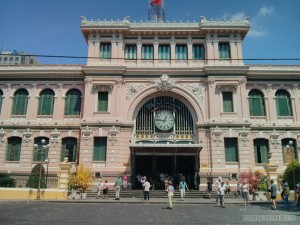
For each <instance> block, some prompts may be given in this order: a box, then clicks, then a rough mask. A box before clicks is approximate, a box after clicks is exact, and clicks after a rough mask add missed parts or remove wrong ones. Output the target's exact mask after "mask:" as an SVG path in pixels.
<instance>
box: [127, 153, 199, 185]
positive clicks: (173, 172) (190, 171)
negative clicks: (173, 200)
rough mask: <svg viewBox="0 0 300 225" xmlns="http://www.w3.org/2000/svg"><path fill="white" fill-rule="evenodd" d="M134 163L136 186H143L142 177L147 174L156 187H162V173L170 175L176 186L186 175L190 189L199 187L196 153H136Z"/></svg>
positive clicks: (134, 181)
mask: <svg viewBox="0 0 300 225" xmlns="http://www.w3.org/2000/svg"><path fill="white" fill-rule="evenodd" d="M134 165H135V166H134V170H133V174H132V175H133V176H132V177H133V178H134V179H133V180H132V182H133V184H134V186H133V187H134V188H137V189H139V188H142V185H141V183H140V179H141V177H142V176H146V177H147V179H148V180H149V181H150V183H151V185H154V187H155V189H162V188H163V185H162V182H161V176H160V175H161V174H163V175H164V176H166V175H167V176H169V177H170V179H172V181H173V183H174V185H175V187H177V185H178V184H179V182H180V180H181V177H182V176H184V177H185V181H186V182H187V184H188V187H189V188H190V189H197V188H198V185H197V180H198V179H197V175H196V174H197V173H196V171H197V168H196V156H195V155H189V156H187V155H184V156H183V155H177V156H175V155H135V157H134Z"/></svg>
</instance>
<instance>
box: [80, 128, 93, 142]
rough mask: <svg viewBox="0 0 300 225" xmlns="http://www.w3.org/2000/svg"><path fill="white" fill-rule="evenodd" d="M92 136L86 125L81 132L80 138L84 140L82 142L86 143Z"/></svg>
mask: <svg viewBox="0 0 300 225" xmlns="http://www.w3.org/2000/svg"><path fill="white" fill-rule="evenodd" d="M92 138H93V137H92V130H91V129H90V128H89V126H86V127H85V129H84V130H82V132H81V139H82V140H83V141H84V143H88V142H90V141H91V140H92Z"/></svg>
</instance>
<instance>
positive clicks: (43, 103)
mask: <svg viewBox="0 0 300 225" xmlns="http://www.w3.org/2000/svg"><path fill="white" fill-rule="evenodd" d="M53 107H54V92H53V91H52V90H51V89H46V90H44V91H42V92H41V94H40V98H39V107H38V115H53Z"/></svg>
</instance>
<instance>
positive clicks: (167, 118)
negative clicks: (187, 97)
mask: <svg viewBox="0 0 300 225" xmlns="http://www.w3.org/2000/svg"><path fill="white" fill-rule="evenodd" d="M154 122H155V126H156V127H157V128H158V129H159V130H162V131H167V130H170V129H171V128H172V127H173V126H174V116H173V113H172V112H171V111H168V110H162V111H159V112H157V113H156V115H155V119H154Z"/></svg>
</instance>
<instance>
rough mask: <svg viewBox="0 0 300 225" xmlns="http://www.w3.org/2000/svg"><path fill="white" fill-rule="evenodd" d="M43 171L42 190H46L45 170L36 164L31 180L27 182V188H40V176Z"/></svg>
mask: <svg viewBox="0 0 300 225" xmlns="http://www.w3.org/2000/svg"><path fill="white" fill-rule="evenodd" d="M40 170H41V186H40V187H41V188H46V182H45V169H44V166H43V165H42V164H36V165H35V166H34V167H33V168H32V170H31V174H30V177H29V179H28V180H27V183H26V187H30V188H38V186H39V176H40Z"/></svg>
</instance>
